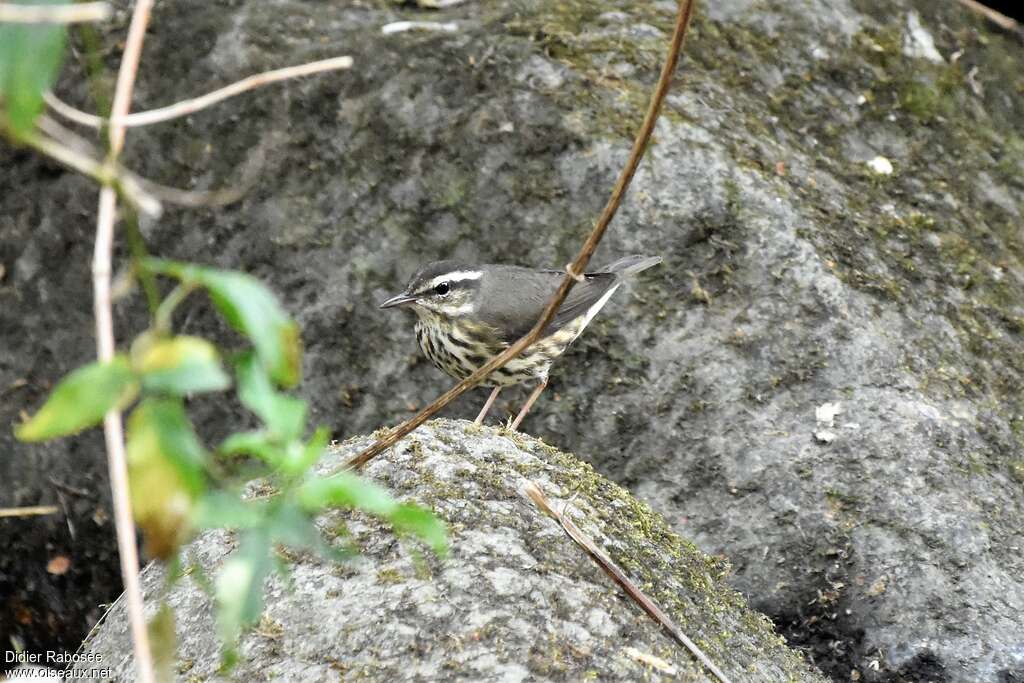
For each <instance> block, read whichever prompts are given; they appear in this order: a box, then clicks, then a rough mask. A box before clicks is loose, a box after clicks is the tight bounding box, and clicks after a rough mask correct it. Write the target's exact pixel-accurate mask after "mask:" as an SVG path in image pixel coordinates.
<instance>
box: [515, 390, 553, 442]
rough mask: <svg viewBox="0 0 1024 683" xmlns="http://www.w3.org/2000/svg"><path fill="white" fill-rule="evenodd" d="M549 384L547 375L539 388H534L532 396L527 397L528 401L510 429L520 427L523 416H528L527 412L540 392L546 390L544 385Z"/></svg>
mask: <svg viewBox="0 0 1024 683" xmlns="http://www.w3.org/2000/svg"><path fill="white" fill-rule="evenodd" d="M547 385H548V378H547V377H545V378H544V379H542V380H541V381H540V384H538V385H537V388H536V389H534V390H533V392H532V393H531V394H530V398H528V399H526V403H525V404H524V405H523V409H522V410H520V411H519V414H518V415H516V419H514V420H513V421H512V426H511V427H510V429H512V430H513V431H515V430H517V429H519V423H520V422H522V421H523V418H524V417H526V414H527V413H528V412H530V408H531V407H532V406H533V404H534V403H536V401H537V398H538V397H539V396H540V392H542V391H544V387H546V386H547Z"/></svg>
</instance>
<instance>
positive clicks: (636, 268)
mask: <svg viewBox="0 0 1024 683" xmlns="http://www.w3.org/2000/svg"><path fill="white" fill-rule="evenodd" d="M661 261H662V258H661V257H660V256H623V257H622V258H620V259H619V260H618V261H615V262H614V263H609V264H608V265H607V266H605V267H604V268H602V269H601V270H600V271H598V272H601V273H615V274H616V275H618V276H619V277H625V276H627V275H635V274H636V273H639V272H640V271H641V270H647V269H648V268H650V267H652V266H656V265H658V264H659V263H661Z"/></svg>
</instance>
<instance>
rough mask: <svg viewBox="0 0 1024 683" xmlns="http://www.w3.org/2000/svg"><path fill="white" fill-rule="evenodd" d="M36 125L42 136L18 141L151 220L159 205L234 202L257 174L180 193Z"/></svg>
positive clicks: (41, 122)
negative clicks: (234, 183) (106, 188)
mask: <svg viewBox="0 0 1024 683" xmlns="http://www.w3.org/2000/svg"><path fill="white" fill-rule="evenodd" d="M36 125H37V126H38V127H39V130H40V131H41V132H43V133H45V134H46V137H40V136H39V135H38V134H36V133H33V132H28V133H23V134H22V135H21V137H19V138H18V141H19V142H23V143H25V144H27V145H29V146H31V147H33V148H34V149H35V150H36V151H38V152H42V153H43V154H46V155H47V156H49V157H52V158H53V159H55V160H56V161H59V162H61V163H63V164H65V165H66V166H69V167H71V168H72V169H74V170H76V171H78V172H80V173H82V174H84V175H87V176H90V177H91V178H93V179H95V180H96V181H97V182H99V183H100V184H110V183H113V184H114V186H115V189H117V191H118V194H119V195H120V196H121V197H122V198H123V199H126V200H127V201H128V203H129V204H131V205H132V207H133V208H135V209H137V210H138V211H141V212H143V213H145V214H147V215H149V216H152V217H154V218H155V217H159V216H160V214H161V213H162V212H163V207H162V206H161V202H164V203H167V204H176V205H178V206H192V207H195V206H202V207H210V206H224V205H225V204H231V203H233V202H236V201H238V199H240V198H241V197H242V196H243V195H244V194H245V192H246V190H247V189H248V188H249V187H250V186H251V185H253V184H254V183H255V181H256V179H257V177H258V175H259V168H258V166H256V165H253V164H247V165H246V168H245V169H243V177H242V179H241V181H240V183H239V185H238V187H229V188H226V189H221V190H207V191H196V190H182V189H179V188H177V187H169V186H167V185H161V184H160V183H156V182H153V181H152V180H149V179H148V178H143V177H141V176H138V175H136V174H134V173H132V172H131V171H129V170H127V169H126V168H124V167H123V166H121V165H120V164H118V163H115V162H113V161H110V160H107V161H106V162H101V161H99V160H97V159H96V158H95V157H96V155H97V154H98V152H97V151H96V149H95V148H94V147H93V145H92V144H91V143H90V142H89V141H88V140H85V139H84V138H82V137H81V136H79V135H76V134H75V133H73V132H71V131H69V130H68V129H67V128H65V127H64V126H62V125H60V124H59V123H57V122H56V121H54V120H53V119H52V118H50V117H49V116H46V115H45V114H44V115H41V116H39V117H38V118H37V119H36Z"/></svg>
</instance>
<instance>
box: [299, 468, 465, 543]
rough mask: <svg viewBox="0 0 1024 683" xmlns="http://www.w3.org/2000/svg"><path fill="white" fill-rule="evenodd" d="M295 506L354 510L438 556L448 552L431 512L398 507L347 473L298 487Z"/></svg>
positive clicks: (381, 491) (444, 532)
mask: <svg viewBox="0 0 1024 683" xmlns="http://www.w3.org/2000/svg"><path fill="white" fill-rule="evenodd" d="M298 496H299V503H300V504H301V505H302V506H303V507H304V508H305V509H306V510H309V511H311V512H315V511H318V510H322V509H323V508H325V507H330V506H340V507H347V508H356V509H359V510H362V511H364V512H368V513H370V514H372V515H375V516H377V517H380V518H382V519H385V520H387V521H389V522H391V524H392V526H394V527H395V530H396V531H399V532H405V533H409V534H412V535H413V536H416V537H417V538H419V539H420V540H422V541H423V542H424V543H426V544H427V545H429V546H430V547H431V548H432V549H433V550H434V552H435V553H437V554H438V555H439V556H442V557H443V556H444V555H445V554H446V552H447V550H448V532H447V528H446V526H445V524H444V522H442V521H441V520H440V519H438V518H437V517H436V516H435V515H434V514H433V513H432V512H430V511H429V510H427V509H425V508H422V507H420V506H418V505H412V504H408V503H398V502H397V501H395V499H394V498H392V497H391V495H390V494H388V492H387V491H386V490H384V489H383V488H381V487H380V486H377V485H376V484H373V483H371V482H369V481H366V480H365V479H362V478H361V477H358V476H356V475H354V474H352V473H350V472H341V473H339V474H336V475H333V476H331V477H324V478H312V479H309V480H307V481H306V482H304V483H303V484H302V486H301V487H299V491H298Z"/></svg>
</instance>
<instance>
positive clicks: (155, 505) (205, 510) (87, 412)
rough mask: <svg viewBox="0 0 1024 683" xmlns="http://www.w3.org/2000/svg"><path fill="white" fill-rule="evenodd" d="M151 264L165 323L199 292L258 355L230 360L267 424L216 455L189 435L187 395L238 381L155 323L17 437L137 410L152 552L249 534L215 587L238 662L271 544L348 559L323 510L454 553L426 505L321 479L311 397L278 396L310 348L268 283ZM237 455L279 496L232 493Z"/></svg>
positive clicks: (140, 476) (64, 430)
mask: <svg viewBox="0 0 1024 683" xmlns="http://www.w3.org/2000/svg"><path fill="white" fill-rule="evenodd" d="M142 267H143V268H145V269H147V271H148V272H149V273H150V274H153V275H162V276H168V277H171V278H174V279H176V280H177V281H178V285H177V287H178V289H175V290H172V292H171V293H170V294H169V295H168V296H167V297H166V298H165V299H164V301H163V303H162V305H161V307H160V309H159V316H158V319H159V320H160V321H161V322H160V325H167V323H168V320H169V318H170V316H171V313H172V310H171V308H169V307H171V306H176V305H177V304H179V303H180V302H181V301H182V300H183V299H184V297H183V296H182V295H181V293H182V292H192V291H196V290H200V289H202V290H205V291H206V292H207V293H208V295H209V297H210V299H211V300H212V301H213V303H214V305H215V307H216V309H217V310H218V311H219V312H220V313H221V315H222V316H223V317H224V319H225V320H226V321H227V322H228V323H229V324H230V325H231V326H232V327H234V328H235V329H236V330H238V331H239V332H241V333H242V334H243V335H244V336H245V337H246V338H247V339H248V340H249V341H250V342H251V343H252V348H251V349H246V350H243V351H240V352H236V353H233V354H230V355H229V360H228V361H227V363H228V364H229V365H231V366H232V367H233V369H234V374H235V377H236V387H237V394H238V399H239V401H240V402H241V403H242V404H243V405H244V406H245V407H247V408H248V409H249V410H250V411H252V412H253V413H254V414H255V415H256V416H257V417H258V418H259V419H260V421H261V423H262V426H261V428H260V429H258V430H256V431H250V432H241V433H237V434H233V435H231V436H229V437H228V438H227V439H226V440H225V441H224V442H223V443H222V444H221V445H220V447H219V448H217V449H216V450H215V452H212V453H211V452H210V451H208V450H207V449H206V448H205V447H204V446H203V444H202V443H201V442H200V440H199V438H198V436H197V435H196V433H195V431H194V429H193V427H192V424H191V422H190V420H189V418H188V415H187V412H186V410H185V400H186V398H187V397H188V396H189V395H192V394H197V393H201V392H211V391H221V390H224V389H226V388H228V387H229V386H230V383H231V380H230V377H229V376H228V374H227V373H226V372H225V370H224V364H225V360H224V357H223V355H222V354H221V353H220V351H219V350H218V349H217V348H216V346H214V345H213V344H212V343H210V342H209V341H207V340H205V339H202V338H199V337H193V336H186V335H174V334H172V333H171V332H170V331H168V330H165V329H160V325H156V326H154V327H152V328H150V329H149V330H146V331H145V332H144V333H143V334H141V335H140V336H139V337H138V338H137V339H136V340H135V342H134V344H133V345H132V349H131V353H130V354H129V355H119V356H117V357H116V358H115V359H114V360H113V361H112V362H109V363H102V364H100V363H90V364H89V365H86V366H84V367H82V368H80V369H78V370H75V371H74V372H72V373H71V374H69V375H68V376H67V377H66V378H64V379H63V380H62V381H61V382H60V383H59V384H58V385H57V387H56V388H55V389H54V390H53V392H52V394H51V395H50V397H49V399H48V400H47V401H46V403H45V404H44V405H43V406H42V408H40V410H39V411H38V412H37V413H36V414H35V415H34V416H33V417H32V418H31V419H29V420H28V421H27V422H25V423H23V424H21V425H20V426H18V428H17V430H16V433H17V436H18V438H19V439H22V440H24V441H41V440H45V439H52V438H56V437H61V436H68V435H71V434H75V433H77V432H79V431H81V430H83V429H85V428H88V427H92V426H94V425H96V424H98V423H99V422H100V421H101V420H102V419H103V415H104V413H106V411H107V410H108V409H110V408H111V407H121V408H127V407H128V406H130V405H133V404H134V405H133V407H132V408H131V413H130V416H129V420H128V439H127V449H128V465H129V481H130V488H131V492H132V508H133V511H134V514H135V518H136V521H137V522H138V524H139V526H140V527H141V529H142V531H143V533H144V535H145V539H146V547H147V550H148V551H149V553H150V554H151V555H153V556H154V557H157V558H160V559H163V560H170V559H172V558H174V556H175V555H176V553H177V550H178V548H179V547H180V546H181V544H182V543H183V542H184V541H185V540H187V538H188V537H189V536H190V535H191V534H192V533H193V532H194V531H196V530H199V529H209V528H216V527H228V528H233V529H236V530H237V531H238V533H239V534H240V543H239V548H238V550H237V551H236V552H235V553H234V554H233V555H232V556H231V557H230V558H229V559H228V560H227V561H226V562H225V564H224V567H223V569H222V570H221V572H220V575H219V576H218V577H217V579H216V581H215V583H214V587H215V597H216V599H217V604H218V620H219V627H220V633H221V636H222V637H223V639H224V642H225V645H226V646H227V650H226V653H227V654H228V655H229V657H230V656H231V648H230V644H231V643H233V642H234V641H235V639H236V638H237V636H238V635H239V632H240V631H241V629H242V628H243V627H244V626H245V625H247V624H251V623H253V622H254V621H255V620H257V619H258V618H259V615H260V612H261V610H262V605H263V602H262V600H263V598H262V596H263V579H264V578H265V577H266V576H267V575H268V574H270V573H272V572H274V571H277V570H279V569H280V565H279V564H277V563H275V561H274V552H273V550H274V547H275V546H277V545H283V546H289V547H292V548H294V549H297V550H303V551H309V552H314V553H317V554H319V555H321V556H323V557H326V558H329V559H334V560H338V559H343V557H344V554H343V553H341V552H340V551H338V550H337V549H336V548H334V547H333V546H331V545H330V544H329V543H328V542H327V541H325V540H324V538H323V537H322V535H321V534H320V532H319V530H318V529H317V527H316V525H315V523H314V519H315V517H316V516H317V515H318V514H319V513H320V512H322V511H323V510H325V509H327V508H334V507H342V508H350V509H355V510H362V511H364V512H366V513H369V514H371V515H375V516H377V517H379V518H380V519H382V520H385V521H387V522H389V523H390V524H391V525H392V526H393V527H394V529H395V531H396V532H398V533H400V534H408V535H411V536H414V537H416V538H418V539H420V540H422V541H423V542H425V543H426V544H427V545H429V546H430V547H431V548H432V549H433V550H434V552H436V553H437V554H438V555H443V554H444V553H445V551H446V547H447V538H446V532H445V528H444V525H443V524H442V523H441V522H440V521H439V520H438V519H437V518H436V517H435V516H434V515H433V514H431V513H430V512H429V511H428V510H425V509H424V508H421V507H419V506H416V505H412V504H407V503H399V502H397V501H395V500H394V499H392V498H391V496H390V495H389V494H388V493H387V492H386V491H385V490H384V489H382V488H380V487H379V486H376V485H374V484H371V483H369V482H367V481H365V480H364V479H362V478H360V477H358V476H356V475H354V474H351V473H349V472H342V473H340V474H336V475H334V476H330V477H318V476H316V475H315V474H313V470H314V469H315V467H316V465H317V463H318V462H319V461H320V458H321V457H322V456H323V455H324V453H325V451H326V449H327V445H328V441H329V438H328V433H327V431H326V430H325V429H323V428H321V429H317V430H316V431H314V432H313V434H312V435H310V436H309V437H308V438H307V437H305V436H304V432H305V429H306V412H307V406H306V403H305V401H303V400H301V399H299V398H296V397H294V396H291V395H288V394H285V393H282V392H281V388H283V387H286V386H293V385H295V384H296V383H297V382H298V379H299V368H300V364H301V357H302V350H301V343H300V341H299V335H298V333H297V326H296V324H295V323H294V321H292V320H291V319H290V318H289V317H288V316H287V315H286V314H285V313H284V311H283V309H282V307H281V306H280V304H279V303H278V301H277V299H276V297H275V296H274V295H273V294H272V293H271V292H270V291H269V290H268V289H267V288H266V287H265V286H264V285H263V284H261V283H260V282H259V281H258V280H256V279H255V278H252V277H250V276H248V275H245V274H243V273H237V272H233V271H227V270H219V269H214V268H204V267H200V266H196V265H193V264H184V263H178V262H173V261H163V260H157V259H149V260H147V261H145V262H144V263H142ZM136 399H138V400H136ZM238 455H246V456H251V457H252V458H254V459H256V460H257V461H258V462H260V463H262V465H263V467H262V471H263V473H264V474H265V476H266V477H267V483H268V484H269V487H270V488H271V489H272V490H273V491H275V494H274V495H272V496H270V497H269V498H267V499H259V500H249V499H246V498H244V497H243V496H242V495H241V494H240V493H238V492H237V491H233V484H232V482H230V480H229V479H228V478H226V477H225V476H224V475H220V474H218V473H219V469H218V468H215V467H214V463H215V461H216V460H217V459H218V458H221V457H224V456H238ZM165 618H166V617H165Z"/></svg>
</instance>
